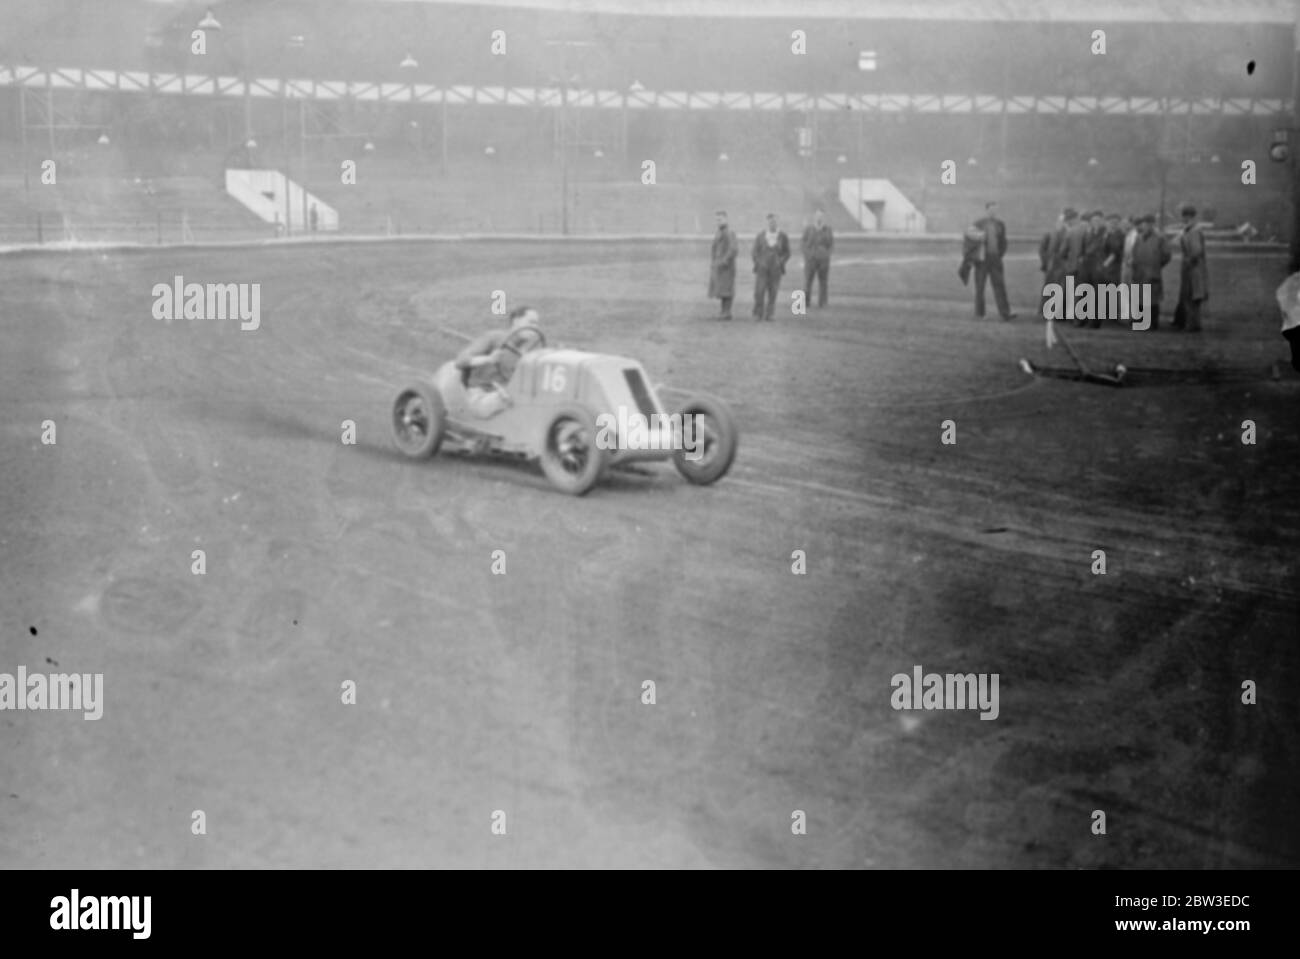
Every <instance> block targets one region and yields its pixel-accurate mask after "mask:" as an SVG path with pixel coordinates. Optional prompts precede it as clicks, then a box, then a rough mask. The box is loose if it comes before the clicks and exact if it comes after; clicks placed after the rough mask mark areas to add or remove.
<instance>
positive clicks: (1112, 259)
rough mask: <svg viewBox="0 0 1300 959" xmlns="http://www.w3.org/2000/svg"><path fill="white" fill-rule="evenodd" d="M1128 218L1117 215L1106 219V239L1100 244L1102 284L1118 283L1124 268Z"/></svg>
mask: <svg viewBox="0 0 1300 959" xmlns="http://www.w3.org/2000/svg"><path fill="white" fill-rule="evenodd" d="M1128 231H1129V222H1128V217H1123V218H1121V217H1120V215H1119V214H1118V213H1112V214H1110V215H1109V216H1107V217H1106V239H1105V241H1104V242H1103V243H1102V248H1101V252H1102V259H1101V275H1102V282H1103V283H1118V282H1120V277H1121V275H1122V273H1121V271H1122V268H1123V266H1124V244H1125V242H1126V240H1127V238H1128Z"/></svg>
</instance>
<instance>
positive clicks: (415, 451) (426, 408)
mask: <svg viewBox="0 0 1300 959" xmlns="http://www.w3.org/2000/svg"><path fill="white" fill-rule="evenodd" d="M446 425H447V410H446V407H444V406H443V403H442V397H441V396H440V395H439V394H438V391H437V390H435V389H432V388H430V387H427V386H422V385H419V384H416V385H415V386H408V387H407V388H406V389H404V390H402V392H400V393H398V394H397V400H396V402H394V403H393V440H394V442H395V443H396V444H397V448H398V449H399V450H401V451H402V453H403V454H405V455H406V456H409V457H411V459H425V458H427V457H429V456H432V455H433V454H434V453H436V452H438V447H439V446H441V445H442V435H443V432H444V430H445V429H446Z"/></svg>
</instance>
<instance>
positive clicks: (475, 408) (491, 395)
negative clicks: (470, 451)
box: [456, 306, 544, 419]
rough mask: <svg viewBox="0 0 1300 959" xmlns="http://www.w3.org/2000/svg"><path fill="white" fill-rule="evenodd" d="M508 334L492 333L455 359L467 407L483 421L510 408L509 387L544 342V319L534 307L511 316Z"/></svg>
mask: <svg viewBox="0 0 1300 959" xmlns="http://www.w3.org/2000/svg"><path fill="white" fill-rule="evenodd" d="M509 321H510V328H509V329H508V330H489V331H488V332H486V333H483V334H481V335H480V336H478V337H477V338H475V339H474V340H473V341H471V342H470V344H469V345H468V346H466V347H465V349H463V350H461V351H460V353H459V354H457V356H456V368H457V369H458V370H460V371H461V377H462V380H463V382H464V384H465V403H466V405H467V406H468V407H469V409H470V412H472V413H473V414H474V415H475V416H477V417H479V418H480V419H488V418H489V417H492V416H496V415H497V414H498V413H500V412H501V411H502V410H504V409H506V408H507V407H509V406H510V402H511V401H510V395H509V394H508V393H507V392H506V388H505V387H506V384H507V383H509V382H510V377H511V376H512V375H513V374H514V372H515V365H516V364H517V363H518V362H519V358H520V357H521V356H522V355H523V354H524V353H527V352H528V351H529V350H531V349H534V348H535V347H537V346H539V345H541V343H542V342H544V340H543V337H542V333H541V328H540V326H539V323H540V321H541V317H540V316H538V313H537V310H535V309H533V308H532V307H531V306H521V307H519V308H518V309H516V310H513V311H512V312H511V313H510V317H509Z"/></svg>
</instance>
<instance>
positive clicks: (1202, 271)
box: [1174, 203, 1210, 333]
mask: <svg viewBox="0 0 1300 959" xmlns="http://www.w3.org/2000/svg"><path fill="white" fill-rule="evenodd" d="M1179 212H1180V213H1182V215H1183V232H1182V233H1180V234H1179V235H1178V249H1179V250H1180V251H1181V252H1182V255H1183V265H1182V275H1181V278H1180V279H1181V282H1180V284H1179V287H1178V307H1177V309H1175V310H1174V329H1176V330H1182V329H1185V330H1187V332H1188V333H1199V332H1201V304H1202V303H1203V302H1204V301H1205V300H1207V299H1209V298H1210V271H1209V269H1208V268H1207V267H1206V265H1205V236H1204V234H1202V233H1201V228H1200V226H1199V225H1198V224H1197V222H1196V207H1194V206H1192V205H1191V204H1190V203H1186V204H1184V205H1183V207H1182V209H1181V210H1180V211H1179Z"/></svg>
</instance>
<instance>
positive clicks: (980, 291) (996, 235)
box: [975, 201, 1015, 320]
mask: <svg viewBox="0 0 1300 959" xmlns="http://www.w3.org/2000/svg"><path fill="white" fill-rule="evenodd" d="M975 229H977V230H979V231H980V232H981V233H982V234H983V240H982V243H981V246H982V253H981V254H977V255H976V257H975V315H976V316H978V317H983V316H984V284H985V283H986V282H989V281H992V283H993V298H994V299H995V300H996V301H997V304H998V314H999V315H1000V316H1001V317H1002V319H1004V320H1009V319H1011V318H1012V317H1013V316H1015V314H1014V313H1012V312H1011V307H1010V306H1009V305H1008V303H1007V284H1006V281H1005V279H1004V278H1003V274H1002V258H1003V257H1004V256H1006V254H1007V225H1006V224H1005V223H1003V222H1002V221H1001V220H999V219H998V205H997V204H996V203H994V202H992V201H989V202H988V203H985V204H984V216H983V217H982V218H981V219H978V220H976V221H975Z"/></svg>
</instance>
